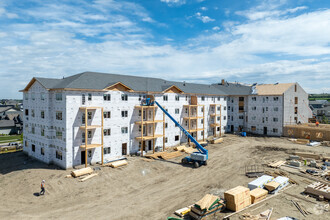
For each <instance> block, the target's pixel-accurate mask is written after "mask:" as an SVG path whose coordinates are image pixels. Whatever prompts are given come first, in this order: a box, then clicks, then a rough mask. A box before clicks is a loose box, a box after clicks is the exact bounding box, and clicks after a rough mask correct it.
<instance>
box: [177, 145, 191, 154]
mask: <svg viewBox="0 0 330 220" xmlns="http://www.w3.org/2000/svg"><path fill="white" fill-rule="evenodd" d="M174 150H176V151H181V152H185V153H187V154H191V153H193V152H195V151H196V149H195V148H193V147H186V146H178V147H175V148H174Z"/></svg>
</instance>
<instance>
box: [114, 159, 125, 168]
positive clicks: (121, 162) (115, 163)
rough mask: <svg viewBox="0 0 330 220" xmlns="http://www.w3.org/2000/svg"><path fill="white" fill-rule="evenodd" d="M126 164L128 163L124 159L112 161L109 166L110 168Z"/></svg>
mask: <svg viewBox="0 0 330 220" xmlns="http://www.w3.org/2000/svg"><path fill="white" fill-rule="evenodd" d="M127 164H128V163H127V161H126V160H118V161H116V162H112V163H111V164H110V166H111V167H112V168H117V167H121V166H125V165H127Z"/></svg>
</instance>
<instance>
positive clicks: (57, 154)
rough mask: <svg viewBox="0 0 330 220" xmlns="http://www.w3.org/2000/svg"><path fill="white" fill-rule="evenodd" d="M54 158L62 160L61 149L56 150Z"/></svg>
mask: <svg viewBox="0 0 330 220" xmlns="http://www.w3.org/2000/svg"><path fill="white" fill-rule="evenodd" d="M56 159H59V160H62V152H61V151H58V150H57V151H56Z"/></svg>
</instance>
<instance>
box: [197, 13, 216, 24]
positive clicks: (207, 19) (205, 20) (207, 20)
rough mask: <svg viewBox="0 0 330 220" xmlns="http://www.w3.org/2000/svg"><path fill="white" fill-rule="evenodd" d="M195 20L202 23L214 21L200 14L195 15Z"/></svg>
mask: <svg viewBox="0 0 330 220" xmlns="http://www.w3.org/2000/svg"><path fill="white" fill-rule="evenodd" d="M195 16H196V18H197V19H199V20H201V21H202V22H203V23H208V22H211V21H215V19H212V18H210V17H209V16H203V15H202V14H201V13H200V12H197V13H196V14H195Z"/></svg>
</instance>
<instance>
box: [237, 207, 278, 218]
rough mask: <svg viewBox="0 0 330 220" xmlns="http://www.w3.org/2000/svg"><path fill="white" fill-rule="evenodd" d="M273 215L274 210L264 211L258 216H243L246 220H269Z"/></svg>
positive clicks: (248, 214) (246, 214)
mask: <svg viewBox="0 0 330 220" xmlns="http://www.w3.org/2000/svg"><path fill="white" fill-rule="evenodd" d="M272 213H273V208H271V209H268V210H266V211H263V212H262V213H260V214H258V215H251V214H250V213H244V214H243V215H242V216H243V219H244V220H269V219H270V216H271V215H272Z"/></svg>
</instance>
